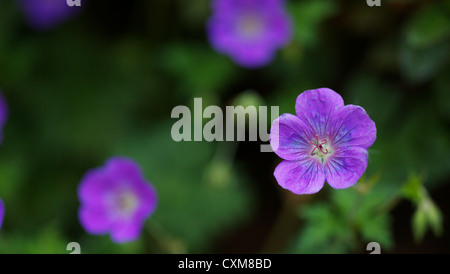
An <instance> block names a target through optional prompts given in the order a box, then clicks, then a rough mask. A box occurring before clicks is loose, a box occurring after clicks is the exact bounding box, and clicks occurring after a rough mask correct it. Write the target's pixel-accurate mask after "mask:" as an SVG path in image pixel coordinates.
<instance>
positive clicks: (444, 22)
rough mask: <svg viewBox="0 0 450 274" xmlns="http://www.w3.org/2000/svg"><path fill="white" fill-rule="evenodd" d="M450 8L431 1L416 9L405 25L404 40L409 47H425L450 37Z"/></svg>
mask: <svg viewBox="0 0 450 274" xmlns="http://www.w3.org/2000/svg"><path fill="white" fill-rule="evenodd" d="M449 12H450V10H448V9H446V7H445V5H443V4H441V3H439V2H438V1H437V2H436V3H433V4H431V5H424V6H423V8H421V9H420V10H418V11H417V12H416V13H415V14H414V15H413V16H412V17H411V18H410V21H409V22H408V24H407V26H406V40H407V43H408V44H409V45H410V46H411V47H415V48H425V47H429V46H432V45H433V44H436V43H438V42H442V41H444V40H445V39H447V38H450V16H449V15H448V14H449Z"/></svg>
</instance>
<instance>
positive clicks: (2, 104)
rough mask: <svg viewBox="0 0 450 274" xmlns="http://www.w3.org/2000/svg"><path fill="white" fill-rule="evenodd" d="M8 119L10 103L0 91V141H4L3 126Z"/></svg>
mask: <svg viewBox="0 0 450 274" xmlns="http://www.w3.org/2000/svg"><path fill="white" fill-rule="evenodd" d="M7 119H8V105H7V104H6V100H5V98H4V97H3V95H2V94H1V93H0V143H1V142H2V141H3V126H4V125H5V123H6V120H7Z"/></svg>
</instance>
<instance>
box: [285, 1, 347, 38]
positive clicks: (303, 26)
mask: <svg viewBox="0 0 450 274" xmlns="http://www.w3.org/2000/svg"><path fill="white" fill-rule="evenodd" d="M288 2H289V3H288V4H289V11H290V12H291V14H292V19H293V22H294V23H293V24H294V26H293V29H294V33H295V39H296V40H297V41H298V42H299V43H300V44H301V45H302V46H303V45H305V46H313V45H315V44H317V42H318V39H319V37H318V35H319V34H320V24H321V23H322V22H323V21H325V20H326V19H327V18H329V17H330V16H332V15H334V14H336V12H337V11H338V6H337V4H336V2H335V1H330V0H325V1H314V0H308V1H288Z"/></svg>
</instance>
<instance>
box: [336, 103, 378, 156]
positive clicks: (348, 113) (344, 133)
mask: <svg viewBox="0 0 450 274" xmlns="http://www.w3.org/2000/svg"><path fill="white" fill-rule="evenodd" d="M328 135H329V136H330V139H331V143H332V145H333V146H335V147H340V146H359V147H362V148H366V149H367V148H369V147H370V146H371V145H372V144H373V143H374V142H375V139H376V138H377V129H376V127H375V123H374V121H372V120H371V119H370V117H369V115H368V114H367V113H366V111H365V110H364V109H363V108H362V107H360V106H354V105H346V106H345V107H343V108H341V109H340V110H339V111H338V112H337V113H336V115H335V116H334V117H333V119H332V122H331V125H330V126H329V132H328Z"/></svg>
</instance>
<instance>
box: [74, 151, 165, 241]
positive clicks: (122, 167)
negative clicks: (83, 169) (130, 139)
mask: <svg viewBox="0 0 450 274" xmlns="http://www.w3.org/2000/svg"><path fill="white" fill-rule="evenodd" d="M78 197H79V199H80V201H81V207H80V210H79V218H80V222H81V224H82V226H83V227H84V229H85V230H86V231H87V232H88V233H90V234H94V235H100V234H106V233H110V235H111V239H112V241H113V242H115V243H124V242H130V241H134V240H136V239H137V238H138V237H139V235H140V233H141V230H142V227H143V225H144V222H145V220H146V219H147V218H148V217H150V215H151V214H152V213H153V212H154V210H155V208H156V204H157V196H156V192H155V190H154V188H153V186H152V185H151V184H150V183H149V182H147V181H146V180H145V178H144V177H143V175H142V173H141V170H140V168H139V166H138V165H137V164H136V163H135V162H134V161H133V160H131V159H128V158H123V157H113V158H110V159H109V160H108V161H107V162H106V164H105V166H103V167H100V168H96V169H93V170H91V171H89V172H87V174H86V175H85V176H84V178H83V180H82V182H81V184H80V186H79V188H78Z"/></svg>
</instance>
